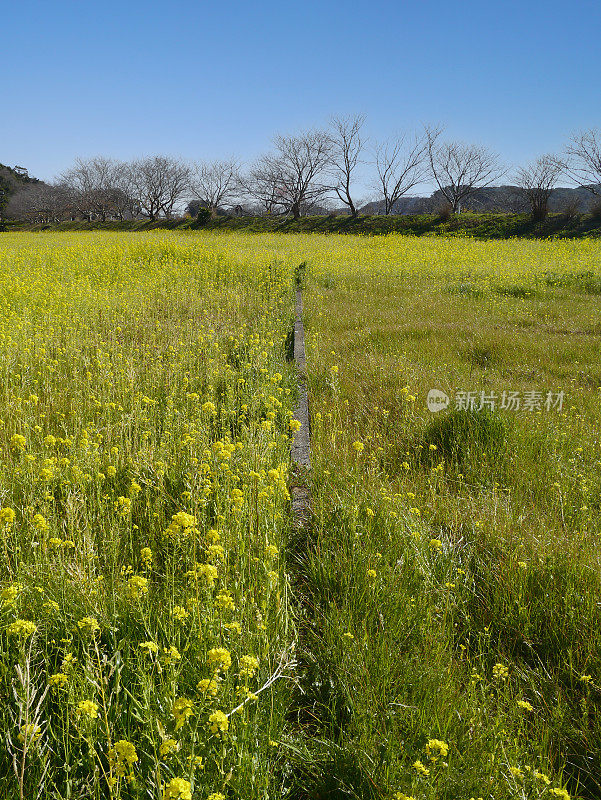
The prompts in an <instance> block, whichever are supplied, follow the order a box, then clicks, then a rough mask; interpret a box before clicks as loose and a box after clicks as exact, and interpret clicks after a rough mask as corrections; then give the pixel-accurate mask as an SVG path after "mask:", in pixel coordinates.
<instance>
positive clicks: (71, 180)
mask: <svg viewBox="0 0 601 800" xmlns="http://www.w3.org/2000/svg"><path fill="white" fill-rule="evenodd" d="M124 170H125V166H124V165H123V164H121V163H119V162H118V161H114V160H113V159H111V158H105V157H104V156H96V157H95V158H90V159H87V160H84V159H81V158H78V159H77V161H76V162H75V166H73V167H71V169H69V170H67V171H66V172H64V173H63V174H62V175H61V177H60V180H61V183H62V184H64V185H65V186H67V187H68V188H69V189H70V190H71V192H72V194H73V202H74V204H75V205H76V206H77V210H78V212H79V213H80V214H81V216H83V217H84V218H85V219H88V220H91V219H94V218H97V217H100V219H101V220H102V221H103V222H104V220H106V218H107V217H108V216H113V212H114V200H115V190H116V189H117V187H118V186H119V183H120V180H121V175H122V173H123V172H124Z"/></svg>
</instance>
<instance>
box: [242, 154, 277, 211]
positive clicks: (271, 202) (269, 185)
mask: <svg viewBox="0 0 601 800" xmlns="http://www.w3.org/2000/svg"><path fill="white" fill-rule="evenodd" d="M280 187H281V176H280V172H279V169H277V168H276V165H275V164H274V160H273V158H272V157H271V156H263V157H262V158H260V159H259V160H258V161H257V163H256V164H255V165H254V166H253V167H252V169H251V170H250V172H249V173H248V174H247V175H245V176H243V177H242V179H241V191H242V193H243V194H244V195H246V197H248V198H249V199H250V200H253V201H254V202H255V203H257V205H258V208H259V209H260V211H261V213H262V214H275V213H278V212H280V211H283V210H285V209H284V206H283V204H282V202H281V189H280Z"/></svg>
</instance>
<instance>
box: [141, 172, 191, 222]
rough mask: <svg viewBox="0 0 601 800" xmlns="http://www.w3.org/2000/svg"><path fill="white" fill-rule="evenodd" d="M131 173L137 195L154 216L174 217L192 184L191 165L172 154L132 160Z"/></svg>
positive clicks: (149, 214)
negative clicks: (179, 203)
mask: <svg viewBox="0 0 601 800" xmlns="http://www.w3.org/2000/svg"><path fill="white" fill-rule="evenodd" d="M129 176H130V181H131V188H132V190H133V192H134V194H135V198H136V200H137V201H138V203H139V205H140V208H141V210H142V211H143V212H144V213H145V214H147V216H149V217H150V219H151V220H155V219H157V217H158V216H159V215H160V214H164V215H165V217H167V218H169V217H171V216H172V214H173V209H174V208H175V206H176V204H177V203H178V202H179V201H180V200H181V199H182V198H183V197H184V195H185V194H186V192H187V191H188V190H189V185H190V168H189V167H188V166H187V164H184V163H183V162H182V161H180V160H179V159H177V158H172V157H170V156H151V157H149V158H142V159H138V160H137V161H133V162H132V163H131V164H130V166H129Z"/></svg>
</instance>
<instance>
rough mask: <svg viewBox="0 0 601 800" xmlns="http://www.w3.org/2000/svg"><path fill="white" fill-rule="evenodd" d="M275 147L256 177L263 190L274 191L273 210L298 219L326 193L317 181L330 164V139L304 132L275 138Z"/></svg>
mask: <svg viewBox="0 0 601 800" xmlns="http://www.w3.org/2000/svg"><path fill="white" fill-rule="evenodd" d="M274 144H275V150H274V151H273V152H272V153H270V154H269V155H266V156H263V158H261V159H260V160H259V162H258V164H257V166H256V168H255V170H254V172H255V176H256V177H260V180H259V181H258V184H260V187H261V188H262V189H267V190H268V191H269V192H271V190H272V189H273V190H274V194H275V197H276V198H277V199H276V201H275V203H274V206H275V205H277V206H278V207H280V208H282V209H283V210H284V211H285V212H286V213H289V214H292V216H293V217H294V219H298V218H299V217H300V215H301V213H302V212H303V209H305V208H308V207H311V206H312V205H314V204H315V203H316V202H317V200H318V199H319V198H321V197H323V196H324V195H325V194H326V193H327V192H328V191H329V186H328V184H327V183H321V182H320V178H322V177H323V175H324V173H325V171H326V169H327V167H328V166H329V164H330V157H331V150H332V146H331V141H330V136H329V135H328V133H326V132H325V131H319V130H317V131H306V132H305V133H301V134H300V135H298V136H277V137H276V138H275V140H274ZM264 196H265V195H264Z"/></svg>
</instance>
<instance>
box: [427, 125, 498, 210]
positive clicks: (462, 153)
mask: <svg viewBox="0 0 601 800" xmlns="http://www.w3.org/2000/svg"><path fill="white" fill-rule="evenodd" d="M440 133H441V131H440V129H439V128H426V140H427V153H428V161H429V164H430V172H431V175H432V177H433V178H434V180H435V181H436V184H437V185H438V188H439V189H440V191H441V193H442V195H443V197H444V198H445V200H446V201H447V202H448V203H449V206H450V207H451V210H452V212H453V213H456V212H458V211H461V203H462V202H463V201H464V200H466V199H467V198H468V197H469V196H470V195H472V194H473V193H474V191H475V190H476V189H482V188H484V187H485V186H490V185H491V184H493V183H495V182H496V181H498V180H499V178H501V176H502V175H503V174H504V173H505V170H504V169H503V168H502V167H501V165H500V163H499V157H498V156H497V154H496V153H492V152H490V151H489V150H487V149H486V148H485V147H479V146H478V145H474V144H466V143H464V142H439V141H438V140H439V137H440Z"/></svg>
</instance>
